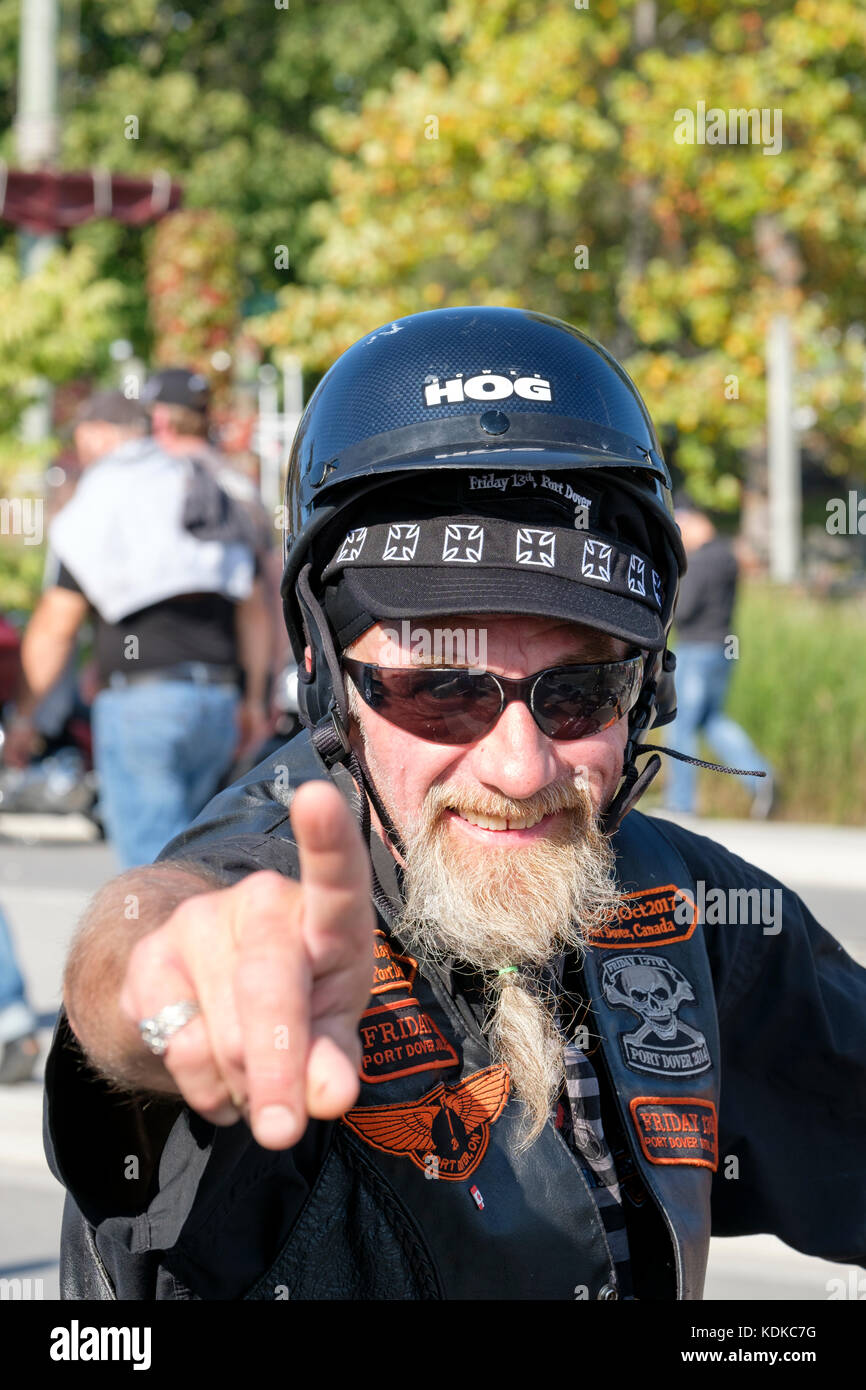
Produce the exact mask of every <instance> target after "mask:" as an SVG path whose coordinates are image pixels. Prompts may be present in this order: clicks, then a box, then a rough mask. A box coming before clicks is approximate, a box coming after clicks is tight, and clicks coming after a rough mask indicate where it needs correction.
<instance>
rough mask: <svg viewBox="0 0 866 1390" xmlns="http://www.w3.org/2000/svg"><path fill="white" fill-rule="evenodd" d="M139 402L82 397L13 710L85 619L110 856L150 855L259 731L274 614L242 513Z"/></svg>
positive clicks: (39, 683) (43, 687) (40, 685)
mask: <svg viewBox="0 0 866 1390" xmlns="http://www.w3.org/2000/svg"><path fill="white" fill-rule="evenodd" d="M148 423H149V422H148V416H147V412H146V411H145V409H144V408H143V406H142V405H141V404H140V403H139V402H138V401H134V400H127V399H126V397H125V396H123V395H122V394H121V393H120V392H118V391H100V392H98V393H96V395H94V396H93V397H91V399H90V400H89V401H88V402H86V403H85V405H84V406H83V407H82V409H81V410H80V412H79V414H78V417H77V423H76V427H75V443H76V448H77V450H78V453H79V457H80V459H81V463H82V467H83V470H84V471H83V475H82V479H81V482H80V483H79V486H78V489H77V491H76V493H75V496H74V497H73V498H72V500H71V501H70V502H69V503H68V504H67V505H66V506H65V507H64V508H63V509H62V511H61V512H60V513H58V515H57V517H56V518H55V520H54V522H53V523H52V526H51V529H50V544H51V548H52V550H53V552H54V554H55V555H56V557H57V560H58V562H59V568H58V572H57V579H56V582H55V583H54V584H53V585H51V586H50V587H49V588H48V589H46V591H45V592H44V593H43V595H42V598H41V599H40V601H39V604H38V605H37V608H36V610H35V612H34V614H33V617H32V618H31V620H30V623H29V625H28V628H27V632H26V634H25V637H24V643H23V648H22V665H23V673H24V678H25V687H24V690H23V693H22V697H21V699H20V700H19V702H18V710H17V720H18V724H19V728H18V731H17V736H18V739H19V741H20V737H21V734H20V724H21V721H22V720H26V719H28V718H32V713H33V710H34V709H35V706H36V704H37V703H38V702H39V700H40V699H41V698H42V697H43V696H44V695H45V693H46V692H47V691H48V690H50V689H51V687H52V686H53V684H54V682H55V681H56V680H57V679H58V678H59V676H60V675H61V673H62V671H63V669H64V667H65V665H66V662H67V660H68V657H69V654H70V652H71V650H72V648H73V646H74V643H75V640H76V635H77V633H78V630H79V628H80V627H81V624H82V623H83V622H84V620H85V618H86V617H87V616H88V614H90V613H91V612H92V613H93V615H94V620H95V634H94V636H95V655H96V661H97V665H98V668H99V674H100V678H101V680H102V682H103V688H102V689H101V690H100V691H99V693H98V694H97V696H96V699H95V701H94V705H93V746H94V762H95V765H96V770H97V773H98V777H99V787H100V814H101V816H102V819H103V822H104V825H105V828H106V832H107V834H108V836H109V838H110V840H111V841H112V842H113V844H114V847H115V849H116V851H117V853H118V856H119V858H120V861H121V864H122V866H123V867H124V868H128V867H132V866H134V865H139V864H146V863H149V862H150V861H151V860H152V859H153V858H154V856H155V855H156V854H157V853H158V852H159V850H160V849H161V848H162V846H163V845H164V844H165V843H166V842H167V841H168V840H169V839H170V838H171V837H172V836H173V835H175V834H177V833H178V831H179V830H180V829H182V828H183V827H184V826H186V825H187V824H188V823H189V822H190V821H191V820H192V819H193V818H194V817H195V816H196V815H197V813H198V811H199V810H200V809H201V808H202V806H204V804H205V803H206V802H207V800H208V799H209V797H210V796H212V794H213V792H214V790H215V789H216V787H217V785H218V783H219V780H220V778H221V776H222V775H223V773H224V772H225V770H226V769H227V767H228V765H229V764H230V763H231V761H232V759H233V757H235V756H237V755H239V754H241V753H243V752H244V751H245V750H246V748H247V747H248V746H249V745H251V744H255V743H258V742H260V741H261V739H262V737H263V736H264V733H265V732H266V730H267V725H268V718H267V708H266V699H267V677H268V673H269V670H270V667H271V651H272V640H273V637H272V622H271V615H270V612H269V610H268V606H267V601H266V598H265V593H264V584H263V580H262V577H261V563H260V559H259V558H258V553H257V543H256V539H255V528H254V526H253V522H252V520H251V517H250V514H249V512H248V511H247V510H246V509H244V508H243V507H241V506H239V505H237V504H236V503H235V501H234V499H233V498H232V497H231V496H230V495H229V494H228V493H227V492H226V491H225V490H224V489H223V488H222V487H220V486H219V483H218V481H217V480H216V478H215V476H214V475H213V474H212V473H207V474H204V473H203V472H202V471H201V470H197V469H196V468H195V466H194V464H193V463H192V462H191V460H190V459H189V457H186V456H180V455H179V454H175V453H172V452H169V451H167V450H166V449H165V448H164V447H163V446H162V445H161V443H160V442H159V441H158V440H157V439H155V438H152V437H149V436H148V434H147V427H148Z"/></svg>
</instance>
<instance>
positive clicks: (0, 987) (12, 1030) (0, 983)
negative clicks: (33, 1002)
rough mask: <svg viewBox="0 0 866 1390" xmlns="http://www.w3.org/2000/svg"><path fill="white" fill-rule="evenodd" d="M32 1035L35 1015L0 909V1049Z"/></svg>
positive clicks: (9, 933)
mask: <svg viewBox="0 0 866 1390" xmlns="http://www.w3.org/2000/svg"><path fill="white" fill-rule="evenodd" d="M35 1032H36V1015H35V1014H34V1012H33V1010H32V1009H31V1007H30V1005H29V1004H28V1002H27V991H26V989H25V985H24V978H23V976H22V974H21V970H20V969H19V966H18V961H17V960H16V958H15V947H14V946H13V944H12V934H11V932H10V930H9V923H8V922H7V920H6V917H5V914H4V913H3V911H2V909H0V1045H3V1044H5V1043H8V1042H13V1041H14V1039H15V1038H26V1037H28V1036H29V1034H31V1033H35Z"/></svg>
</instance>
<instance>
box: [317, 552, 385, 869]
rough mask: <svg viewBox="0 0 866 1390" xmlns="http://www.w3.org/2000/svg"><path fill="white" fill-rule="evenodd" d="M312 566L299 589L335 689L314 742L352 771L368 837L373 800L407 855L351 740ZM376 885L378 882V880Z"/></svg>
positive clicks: (327, 758)
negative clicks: (312, 582)
mask: <svg viewBox="0 0 866 1390" xmlns="http://www.w3.org/2000/svg"><path fill="white" fill-rule="evenodd" d="M310 569H311V566H310V565H305V566H304V569H303V570H302V571H301V573H300V574H299V575H298V590H299V593H300V595H301V598H302V599H303V602H304V604H305V606H306V609H307V613H308V616H309V619H310V621H311V623H312V624H313V625H314V627H315V633H312V632H311V633H310V636H311V637H312V636H315V637H316V638H317V639H318V642H317V646H318V648H319V650H320V651H321V654H322V657H323V658H324V661H325V664H326V665H327V668H328V673H329V675H330V677H331V687H332V690H333V692H334V693H333V697H332V700H331V707H330V709H329V711H328V713H327V714H326V715H325V716H324V717H323V718H322V719H320V720H319V722H318V723H317V724H316V725H315V727H314V728H313V729H311V731H310V734H311V738H312V740H313V745H314V747H315V749H316V752H317V753H318V754H319V756H320V758H321V759H322V761H323V762H324V763H325V766H326V767H329V768H331V767H333V766H334V764H335V763H345V764H346V766H347V767H348V769H349V771H350V773H351V774H352V777H353V778H354V780H355V784H356V786H357V787H358V788H359V792H360V796H361V804H360V806H358V807H357V811H358V814H359V816H360V820H361V828H362V831H363V833H364V836H365V838H369V833H370V805H371V804H372V806H373V807H374V809H375V811H376V815H377V816H378V817H379V821H380V823H381V825H382V829H383V830H384V831H385V834H386V836H387V837H388V840H389V841H390V843H391V845H392V846H393V848H394V849H395V850H396V851H397V852H398V854H400V855H401V857H403V855H404V852H405V847H404V845H403V841H402V839H401V838H400V832H399V831H398V829H397V827H396V826H395V824H394V822H393V821H392V819H391V817H390V815H389V814H388V811H387V810H386V808H385V806H384V803H383V802H382V798H381V797H380V796H379V793H378V791H377V790H376V788H375V786H374V785H373V782H372V779H371V778H369V777H368V776H367V775H366V773H365V771H364V769H363V767H362V766H361V761H360V759H359V758H358V756H357V754H356V753H355V750H354V749H353V748H352V745H351V743H350V742H349V700H348V697H347V694H346V686H345V682H344V679H343V672H342V670H341V667H340V658H339V655H338V652H337V648H336V644H335V642H334V637H333V634H332V632H331V628H330V624H329V623H328V619H327V616H326V614H325V611H324V609H323V608H322V605H321V604H320V603H319V601H318V599H317V598H316V596H315V594H314V593H313V591H312V588H311V587H310V581H309V574H310ZM374 877H375V876H374ZM375 887H376V884H374V888H375ZM380 891H381V890H380ZM374 896H375V893H374Z"/></svg>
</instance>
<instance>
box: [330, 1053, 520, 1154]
mask: <svg viewBox="0 0 866 1390" xmlns="http://www.w3.org/2000/svg"><path fill="white" fill-rule="evenodd" d="M508 1088H509V1075H508V1069H507V1067H504V1066H493V1067H486V1068H485V1069H484V1070H483V1071H476V1072H473V1073H472V1075H471V1076H467V1077H465V1078H464V1080H463V1081H461V1082H459V1084H458V1085H456V1086H445V1085H444V1084H443V1083H442V1082H440V1083H439V1085H438V1086H434V1087H433V1090H432V1091H427V1093H426V1094H425V1095H423V1096H421V1098H420V1099H419V1100H416V1101H412V1102H411V1103H410V1104H408V1105H359V1106H356V1107H355V1109H354V1110H349V1111H348V1112H347V1114H345V1115H344V1116H343V1123H344V1124H346V1125H348V1126H349V1128H350V1129H352V1130H354V1132H355V1133H356V1134H357V1135H358V1136H359V1138H361V1139H363V1141H364V1143H365V1144H370V1145H371V1146H372V1147H373V1148H374V1149H378V1150H379V1151H380V1152H381V1153H388V1154H396V1155H397V1156H398V1157H401V1158H408V1159H409V1160H410V1161H411V1162H412V1163H413V1164H414V1165H415V1167H416V1168H419V1169H420V1170H421V1172H422V1173H423V1174H424V1176H425V1177H429V1178H440V1179H444V1180H445V1181H446V1182H464V1181H465V1179H466V1178H468V1177H470V1176H471V1174H472V1173H474V1172H475V1169H476V1168H477V1167H478V1165H479V1163H480V1162H481V1160H482V1158H483V1157H484V1155H485V1153H486V1151H487V1145H488V1144H489V1143H490V1126H491V1125H493V1124H495V1123H496V1121H497V1120H498V1119H499V1116H500V1115H501V1114H502V1111H503V1110H504V1109H505V1104H506V1101H507V1100H508Z"/></svg>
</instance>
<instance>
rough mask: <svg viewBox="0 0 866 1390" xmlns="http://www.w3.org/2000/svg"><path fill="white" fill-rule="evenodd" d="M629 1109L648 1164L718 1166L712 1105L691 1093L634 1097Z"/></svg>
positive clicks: (714, 1116) (716, 1135)
mask: <svg viewBox="0 0 866 1390" xmlns="http://www.w3.org/2000/svg"><path fill="white" fill-rule="evenodd" d="M629 1109H630V1111H631V1117H632V1120H633V1121H634V1126H635V1129H636V1130H637V1137H638V1140H639V1141H640V1146H641V1149H642V1150H643V1153H644V1157H645V1158H647V1159H649V1161H650V1163H694V1164H697V1165H698V1166H700V1167H702V1168H712V1170H713V1172H715V1170H716V1169H717V1168H718V1166H719V1136H718V1124H717V1122H716V1107H715V1105H714V1104H713V1102H712V1101H711V1100H698V1099H697V1098H696V1097H695V1096H635V1098H634V1100H633V1101H632V1102H631V1103H630V1105H629Z"/></svg>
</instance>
